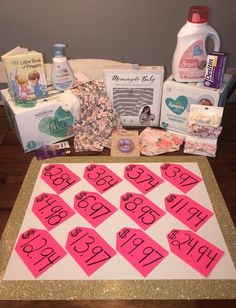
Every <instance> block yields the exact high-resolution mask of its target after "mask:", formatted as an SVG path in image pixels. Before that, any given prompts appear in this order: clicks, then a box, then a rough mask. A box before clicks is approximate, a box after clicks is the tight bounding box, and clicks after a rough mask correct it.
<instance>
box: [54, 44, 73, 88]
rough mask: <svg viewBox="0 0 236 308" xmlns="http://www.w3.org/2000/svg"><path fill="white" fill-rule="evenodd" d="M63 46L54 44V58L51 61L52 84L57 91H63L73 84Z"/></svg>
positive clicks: (71, 73)
mask: <svg viewBox="0 0 236 308" xmlns="http://www.w3.org/2000/svg"><path fill="white" fill-rule="evenodd" d="M65 47H66V45H65V44H55V45H54V48H55V57H54V58H53V59H52V61H53V65H52V84H53V86H54V87H55V88H56V89H57V90H59V91H65V90H66V89H69V88H71V87H72V86H73V84H74V79H75V78H74V75H73V72H72V70H71V68H70V66H69V63H68V61H67V58H66V57H65V56H64V54H63V49H64V48H65Z"/></svg>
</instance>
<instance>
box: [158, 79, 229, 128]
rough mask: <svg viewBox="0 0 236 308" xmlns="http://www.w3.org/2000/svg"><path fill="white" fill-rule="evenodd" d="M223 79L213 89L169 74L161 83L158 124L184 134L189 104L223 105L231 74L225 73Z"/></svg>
mask: <svg viewBox="0 0 236 308" xmlns="http://www.w3.org/2000/svg"><path fill="white" fill-rule="evenodd" d="M224 79H225V82H223V84H222V86H221V88H220V89H213V88H208V87H204V85H203V83H200V82H198V83H183V82H177V81H175V80H174V79H173V77H172V76H170V77H169V78H168V79H167V80H166V81H165V82H164V85H163V94H162V104H161V117H160V126H161V127H163V128H167V129H170V130H173V131H177V132H180V133H183V134H185V133H186V128H187V119H188V114H189V110H190V105H191V104H201V105H207V104H209V105H211V106H221V107H223V106H224V104H225V102H226V100H227V95H228V92H229V85H230V84H231V79H232V76H231V75H229V74H225V78H224Z"/></svg>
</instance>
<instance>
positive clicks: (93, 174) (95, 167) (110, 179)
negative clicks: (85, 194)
mask: <svg viewBox="0 0 236 308" xmlns="http://www.w3.org/2000/svg"><path fill="white" fill-rule="evenodd" d="M84 178H85V179H86V180H87V181H88V182H89V183H90V184H91V185H92V186H93V187H94V188H96V189H97V190H98V191H99V192H100V193H101V194H102V193H104V192H105V191H107V190H108V189H110V188H112V187H114V186H115V185H117V184H119V183H120V182H121V181H122V179H121V178H120V177H119V176H118V175H116V174H115V173H114V172H112V171H111V170H110V169H109V168H107V167H106V166H105V165H99V164H90V165H89V166H87V167H86V168H85V171H84Z"/></svg>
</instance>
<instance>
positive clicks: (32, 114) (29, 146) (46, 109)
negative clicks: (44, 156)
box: [1, 89, 74, 152]
mask: <svg viewBox="0 0 236 308" xmlns="http://www.w3.org/2000/svg"><path fill="white" fill-rule="evenodd" d="M59 95H60V94H57V95H53V96H51V97H50V98H48V99H47V100H46V101H45V100H41V102H38V103H37V104H36V106H35V107H32V108H22V107H19V106H16V105H15V104H14V102H13V101H12V99H11V96H10V93H9V91H8V89H5V90H1V96H2V100H3V103H4V107H5V110H6V113H7V116H8V119H9V122H10V125H11V127H12V129H13V131H14V133H15V134H16V136H17V138H18V140H19V141H20V143H21V145H22V147H23V149H24V151H25V152H30V151H33V150H35V149H37V148H39V147H40V146H42V145H45V144H52V143H55V142H58V141H61V140H65V139H68V138H70V137H72V136H73V135H72V133H71V132H70V128H71V126H72V124H73V123H74V115H73V112H71V111H70V110H65V109H63V104H62V102H61V101H60V99H58V97H59Z"/></svg>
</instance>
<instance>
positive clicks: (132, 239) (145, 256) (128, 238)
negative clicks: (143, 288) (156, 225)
mask: <svg viewBox="0 0 236 308" xmlns="http://www.w3.org/2000/svg"><path fill="white" fill-rule="evenodd" d="M116 249H117V250H118V251H119V253H120V254H121V255H122V256H123V257H124V258H125V259H126V260H127V261H128V262H129V263H130V264H131V265H132V266H133V267H134V268H136V270H137V271H138V272H139V273H140V274H141V275H142V276H143V277H146V276H147V275H148V274H149V273H150V272H151V271H152V270H153V269H154V268H156V267H157V265H158V264H159V263H160V262H161V261H162V260H163V259H164V258H165V257H166V256H167V255H168V251H166V250H165V249H164V248H163V247H162V246H160V245H159V244H158V243H157V242H155V241H154V240H153V239H152V238H151V237H149V236H148V235H147V234H145V233H144V232H143V231H142V230H139V229H133V228H126V227H125V228H122V229H121V230H120V231H119V232H117V234H116Z"/></svg>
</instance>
